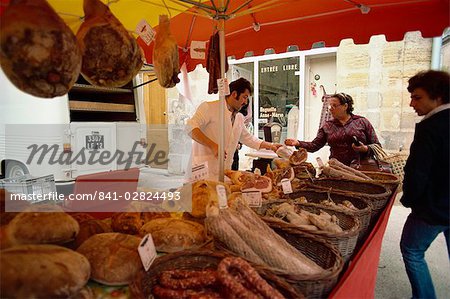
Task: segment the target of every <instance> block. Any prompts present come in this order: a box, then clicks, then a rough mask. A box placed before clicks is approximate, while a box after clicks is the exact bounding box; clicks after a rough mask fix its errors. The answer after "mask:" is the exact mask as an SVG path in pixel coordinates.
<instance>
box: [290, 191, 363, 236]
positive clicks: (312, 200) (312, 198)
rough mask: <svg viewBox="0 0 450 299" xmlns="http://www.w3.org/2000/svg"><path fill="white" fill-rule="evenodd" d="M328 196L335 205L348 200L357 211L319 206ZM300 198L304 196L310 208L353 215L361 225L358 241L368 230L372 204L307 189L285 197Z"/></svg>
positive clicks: (356, 198)
mask: <svg viewBox="0 0 450 299" xmlns="http://www.w3.org/2000/svg"><path fill="white" fill-rule="evenodd" d="M328 195H330V198H331V199H332V200H333V201H334V202H335V203H337V204H339V203H342V202H343V201H344V200H348V201H349V202H351V203H352V204H353V205H354V206H355V207H356V208H357V209H358V210H357V211H352V210H347V209H343V208H341V207H337V206H324V205H322V204H320V202H321V201H322V200H327V199H328ZM302 196H304V197H305V198H306V200H307V201H308V204H310V205H312V206H317V207H318V208H322V207H324V208H326V209H330V210H335V211H339V212H341V211H343V212H347V213H349V214H351V215H355V216H356V217H358V218H359V221H360V224H361V230H360V232H359V236H358V240H360V239H362V238H364V237H365V235H366V233H367V231H368V230H369V224H370V218H371V215H372V204H371V203H369V202H368V201H367V200H365V199H364V198H360V197H355V196H352V195H349V194H345V195H344V194H339V193H334V192H329V191H324V190H317V189H308V188H306V189H301V190H298V191H296V192H294V193H291V194H288V195H287V197H289V198H291V199H296V198H299V197H302Z"/></svg>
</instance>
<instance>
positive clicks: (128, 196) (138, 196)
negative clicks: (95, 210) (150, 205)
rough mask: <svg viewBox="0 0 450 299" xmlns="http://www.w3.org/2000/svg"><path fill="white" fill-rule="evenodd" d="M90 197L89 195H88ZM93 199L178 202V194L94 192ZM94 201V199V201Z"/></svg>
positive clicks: (166, 192) (162, 192) (165, 192)
mask: <svg viewBox="0 0 450 299" xmlns="http://www.w3.org/2000/svg"><path fill="white" fill-rule="evenodd" d="M89 195H91V194H89ZM94 195H96V196H94V197H97V199H98V200H121V199H125V200H180V192H178V191H175V192H168V191H161V192H159V191H156V192H143V191H134V192H125V193H123V194H119V193H117V192H98V193H97V192H95V193H94ZM94 200H95V199H94Z"/></svg>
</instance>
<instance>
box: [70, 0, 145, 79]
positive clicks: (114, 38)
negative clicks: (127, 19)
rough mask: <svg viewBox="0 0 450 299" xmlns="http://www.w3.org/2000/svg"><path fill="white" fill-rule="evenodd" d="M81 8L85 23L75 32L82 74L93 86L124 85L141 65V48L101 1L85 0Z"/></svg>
mask: <svg viewBox="0 0 450 299" xmlns="http://www.w3.org/2000/svg"><path fill="white" fill-rule="evenodd" d="M83 9H84V14H85V20H84V23H83V24H82V25H81V27H80V29H79V30H78V32H77V40H78V45H79V47H80V50H81V53H82V56H83V63H82V67H81V74H82V75H83V77H84V78H85V79H86V80H87V81H88V82H89V83H91V84H92V85H96V86H102V87H121V86H124V85H125V84H127V83H128V82H130V81H131V80H132V79H133V78H134V77H135V76H136V75H137V73H138V72H139V70H140V69H141V67H142V65H143V61H142V57H143V56H142V50H141V48H140V47H139V46H138V44H137V42H136V40H135V38H134V37H133V36H132V35H131V34H130V33H128V31H127V30H126V29H125V27H124V26H123V25H122V24H121V23H120V21H119V20H118V19H117V18H116V17H115V16H114V15H113V14H112V13H111V11H110V10H109V8H108V6H106V5H105V4H103V3H102V2H101V1H99V0H84V5H83Z"/></svg>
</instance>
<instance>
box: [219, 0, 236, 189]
mask: <svg viewBox="0 0 450 299" xmlns="http://www.w3.org/2000/svg"><path fill="white" fill-rule="evenodd" d="M219 11H220V14H221V15H222V16H223V12H224V11H225V7H224V0H219ZM218 31H219V45H220V46H219V49H220V73H221V78H222V79H223V78H225V19H224V18H223V17H219V23H218ZM219 94H221V95H220V98H219V107H220V110H219V123H220V124H222V125H221V127H220V128H218V129H219V130H220V134H219V181H220V182H223V181H224V160H225V159H224V158H225V156H224V149H225V132H224V130H225V118H224V114H225V95H224V94H223V92H222V93H220V92H219ZM227 154H228V155H233V154H234V153H227Z"/></svg>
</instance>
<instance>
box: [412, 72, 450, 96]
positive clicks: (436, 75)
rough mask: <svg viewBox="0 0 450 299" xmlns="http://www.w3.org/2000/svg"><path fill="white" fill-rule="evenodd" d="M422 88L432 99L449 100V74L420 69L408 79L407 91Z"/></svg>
mask: <svg viewBox="0 0 450 299" xmlns="http://www.w3.org/2000/svg"><path fill="white" fill-rule="evenodd" d="M416 88H422V89H423V90H425V91H426V92H427V93H428V96H429V97H430V99H432V100H437V99H438V98H441V99H442V103H444V104H446V103H448V102H449V92H450V75H449V73H447V72H443V71H433V70H429V71H422V72H420V73H417V74H416V75H414V76H413V77H411V78H410V79H409V80H408V91H409V92H413V91H414V89H416Z"/></svg>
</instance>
